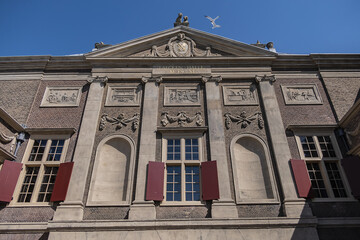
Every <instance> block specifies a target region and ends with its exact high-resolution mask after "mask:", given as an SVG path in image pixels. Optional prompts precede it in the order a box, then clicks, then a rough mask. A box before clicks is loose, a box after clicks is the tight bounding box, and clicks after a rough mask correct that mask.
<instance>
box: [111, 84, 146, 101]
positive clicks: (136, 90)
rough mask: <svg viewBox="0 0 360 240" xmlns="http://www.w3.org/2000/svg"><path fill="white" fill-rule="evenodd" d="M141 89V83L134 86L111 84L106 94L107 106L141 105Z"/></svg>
mask: <svg viewBox="0 0 360 240" xmlns="http://www.w3.org/2000/svg"><path fill="white" fill-rule="evenodd" d="M141 89H142V88H141V85H139V86H134V87H119V86H116V85H110V86H109V88H108V91H107V95H106V102H105V106H139V105H140V98H141Z"/></svg>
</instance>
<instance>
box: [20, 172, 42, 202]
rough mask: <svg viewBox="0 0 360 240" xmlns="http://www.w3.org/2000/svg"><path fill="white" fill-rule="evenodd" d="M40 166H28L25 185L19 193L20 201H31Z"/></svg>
mask: <svg viewBox="0 0 360 240" xmlns="http://www.w3.org/2000/svg"><path fill="white" fill-rule="evenodd" d="M38 172H39V167H27V168H26V174H25V178H24V182H23V185H22V187H21V191H20V194H19V198H18V202H30V200H31V196H32V194H33V190H34V186H35V182H36V178H37V176H38Z"/></svg>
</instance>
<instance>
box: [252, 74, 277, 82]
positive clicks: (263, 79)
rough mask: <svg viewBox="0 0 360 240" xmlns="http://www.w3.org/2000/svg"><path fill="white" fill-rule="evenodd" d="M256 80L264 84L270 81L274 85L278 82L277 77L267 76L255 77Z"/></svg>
mask: <svg viewBox="0 0 360 240" xmlns="http://www.w3.org/2000/svg"><path fill="white" fill-rule="evenodd" d="M255 80H256V82H257V83H260V82H263V81H269V82H270V83H274V82H275V81H276V78H275V75H270V76H267V75H266V74H265V75H264V76H262V77H261V76H258V75H256V76H255Z"/></svg>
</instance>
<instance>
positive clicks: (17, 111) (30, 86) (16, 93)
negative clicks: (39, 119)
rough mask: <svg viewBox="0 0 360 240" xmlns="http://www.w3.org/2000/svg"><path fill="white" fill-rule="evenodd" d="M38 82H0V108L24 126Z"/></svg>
mask: <svg viewBox="0 0 360 240" xmlns="http://www.w3.org/2000/svg"><path fill="white" fill-rule="evenodd" d="M39 83H40V81H37V80H32V81H1V82H0V107H2V108H3V109H4V110H5V111H6V112H7V113H9V114H10V115H11V116H12V117H13V118H15V119H16V120H17V121H18V122H19V123H22V124H25V123H26V119H27V117H28V115H29V112H30V109H31V105H32V103H33V101H34V97H35V95H36V91H37V89H38V86H39Z"/></svg>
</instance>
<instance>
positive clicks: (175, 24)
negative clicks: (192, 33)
mask: <svg viewBox="0 0 360 240" xmlns="http://www.w3.org/2000/svg"><path fill="white" fill-rule="evenodd" d="M182 16H183V15H182V13H179V14H178V17H177V18H176V20H175V22H174V27H177V26H181V25H182V26H186V27H188V26H189V19H188V17H187V16H185V17H184V19H183V22H181V18H182Z"/></svg>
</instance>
